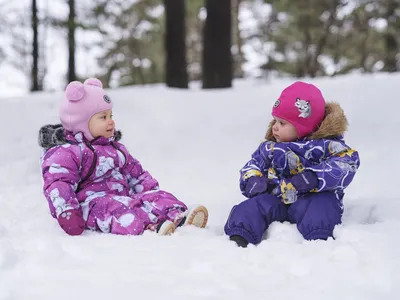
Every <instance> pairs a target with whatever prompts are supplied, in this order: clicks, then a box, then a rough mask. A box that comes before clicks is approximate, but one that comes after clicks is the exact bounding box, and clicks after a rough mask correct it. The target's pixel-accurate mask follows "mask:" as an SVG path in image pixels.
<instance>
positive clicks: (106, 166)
mask: <svg viewBox="0 0 400 300" xmlns="http://www.w3.org/2000/svg"><path fill="white" fill-rule="evenodd" d="M113 168H114V160H113V159H112V158H111V157H105V156H100V159H99V165H98V166H97V167H96V176H97V177H100V176H103V175H104V174H106V173H107V172H108V171H109V170H111V169H113Z"/></svg>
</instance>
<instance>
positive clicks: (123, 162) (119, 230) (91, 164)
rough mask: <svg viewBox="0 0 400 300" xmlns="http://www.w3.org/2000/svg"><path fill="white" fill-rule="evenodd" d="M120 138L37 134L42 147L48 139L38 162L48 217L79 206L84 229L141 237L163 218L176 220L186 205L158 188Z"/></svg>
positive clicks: (179, 217) (78, 134)
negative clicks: (55, 137)
mask: <svg viewBox="0 0 400 300" xmlns="http://www.w3.org/2000/svg"><path fill="white" fill-rule="evenodd" d="M43 128H44V127H43ZM58 129H60V128H58ZM45 134H46V132H45ZM47 134H50V135H51V134H52V133H47ZM58 136H60V135H59V134H58ZM58 138H60V137H58ZM119 138H120V133H119V134H118V135H116V138H115V139H114V138H111V139H106V138H104V137H100V138H96V139H94V140H93V141H92V142H88V141H87V140H86V139H84V138H83V136H82V133H77V134H76V135H75V136H73V135H72V134H70V133H67V132H64V134H63V135H62V137H61V141H60V140H56V141H54V134H53V136H47V137H46V136H44V135H43V132H41V136H40V138H39V139H40V143H41V145H42V146H43V145H44V144H43V140H49V139H50V140H51V142H50V143H48V144H47V145H45V150H46V151H45V153H44V155H43V156H42V161H41V162H42V163H41V165H42V175H43V179H44V187H43V190H44V194H45V196H46V198H47V200H48V203H49V207H50V211H51V214H52V216H53V217H55V218H57V217H58V216H59V215H60V214H62V213H63V212H64V211H66V210H68V209H76V208H78V209H79V207H81V209H82V212H83V218H84V220H85V222H86V228H88V229H91V230H100V231H102V232H107V233H108V232H110V233H114V234H131V235H140V234H142V233H143V231H144V230H145V229H147V228H149V227H152V226H153V227H154V225H156V224H158V223H160V222H161V221H164V220H169V221H172V222H175V223H177V222H179V221H180V219H181V215H182V212H184V211H186V210H187V207H186V205H185V204H184V203H182V202H181V201H179V200H177V199H176V198H175V197H174V196H173V195H171V194H170V193H167V192H165V191H162V190H159V188H158V182H157V180H156V179H154V178H153V177H152V176H151V175H150V174H149V173H148V172H147V171H145V170H143V168H142V166H141V164H140V163H139V161H137V160H136V159H134V158H133V157H132V156H131V155H130V154H129V152H128V150H127V149H126V148H125V146H124V145H123V144H121V143H119V142H118V141H117V140H118V139H119Z"/></svg>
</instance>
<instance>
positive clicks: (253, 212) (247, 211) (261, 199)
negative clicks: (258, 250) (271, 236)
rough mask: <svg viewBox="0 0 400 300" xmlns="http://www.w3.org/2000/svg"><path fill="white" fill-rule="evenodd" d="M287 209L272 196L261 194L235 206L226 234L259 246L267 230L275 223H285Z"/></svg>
mask: <svg viewBox="0 0 400 300" xmlns="http://www.w3.org/2000/svg"><path fill="white" fill-rule="evenodd" d="M286 219H287V208H286V206H285V204H283V203H282V202H281V200H280V199H279V198H277V197H275V196H273V195H270V194H261V195H258V196H255V197H253V198H250V199H247V200H245V201H243V202H241V203H240V204H238V205H235V206H234V207H233V208H232V210H231V213H230V215H229V217H228V220H227V222H226V224H225V228H224V229H225V233H226V234H227V235H229V236H232V235H239V236H242V237H243V238H245V239H246V240H247V241H248V242H249V243H252V244H258V243H259V242H260V241H261V239H262V235H263V234H264V232H265V230H267V228H268V226H269V225H270V224H271V223H272V222H274V221H280V222H282V221H285V220H286Z"/></svg>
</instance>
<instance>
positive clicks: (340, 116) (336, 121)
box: [265, 102, 348, 142]
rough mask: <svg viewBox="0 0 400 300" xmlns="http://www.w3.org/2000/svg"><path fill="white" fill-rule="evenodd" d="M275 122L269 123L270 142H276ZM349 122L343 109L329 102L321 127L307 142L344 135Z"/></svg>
mask: <svg viewBox="0 0 400 300" xmlns="http://www.w3.org/2000/svg"><path fill="white" fill-rule="evenodd" d="M274 124H275V120H272V121H271V122H270V123H269V126H268V131H267V133H266V135H265V138H266V139H267V140H268V141H274V142H276V140H275V138H274V135H273V134H272V126H274ZM347 127H348V121H347V118H346V115H345V114H344V111H343V109H342V108H341V106H340V105H339V103H337V102H327V103H326V105H325V117H324V119H323V120H322V123H321V125H320V126H319V127H318V128H317V130H316V131H314V132H313V133H311V134H310V135H308V136H307V137H306V138H305V139H306V140H318V139H326V138H334V137H337V136H341V135H343V134H344V133H345V132H346V131H347Z"/></svg>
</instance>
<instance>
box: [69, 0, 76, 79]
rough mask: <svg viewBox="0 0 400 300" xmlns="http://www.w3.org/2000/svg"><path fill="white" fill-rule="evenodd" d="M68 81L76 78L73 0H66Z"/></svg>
mask: <svg viewBox="0 0 400 300" xmlns="http://www.w3.org/2000/svg"><path fill="white" fill-rule="evenodd" d="M68 5H69V16H68V82H71V81H74V80H76V74H75V29H76V23H75V0H68Z"/></svg>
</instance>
